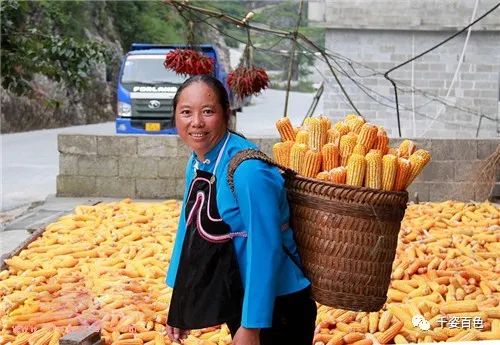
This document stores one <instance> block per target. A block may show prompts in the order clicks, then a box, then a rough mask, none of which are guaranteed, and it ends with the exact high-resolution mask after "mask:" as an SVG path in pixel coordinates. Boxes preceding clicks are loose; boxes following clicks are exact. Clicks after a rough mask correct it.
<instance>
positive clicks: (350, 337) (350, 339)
mask: <svg viewBox="0 0 500 345" xmlns="http://www.w3.org/2000/svg"><path fill="white" fill-rule="evenodd" d="M364 338H365V336H364V335H363V333H360V332H352V333H348V334H346V335H344V342H345V343H346V344H352V343H355V342H357V341H359V340H361V339H364Z"/></svg>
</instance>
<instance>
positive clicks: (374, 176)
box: [365, 152, 382, 189]
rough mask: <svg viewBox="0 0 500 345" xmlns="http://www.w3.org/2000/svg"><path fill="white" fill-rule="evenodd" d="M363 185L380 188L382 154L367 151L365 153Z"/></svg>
mask: <svg viewBox="0 0 500 345" xmlns="http://www.w3.org/2000/svg"><path fill="white" fill-rule="evenodd" d="M365 158H366V176H365V187H369V188H375V189H380V188H381V186H382V155H381V154H380V153H375V152H369V153H368V154H367V155H366V157H365Z"/></svg>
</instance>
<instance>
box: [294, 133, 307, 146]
mask: <svg viewBox="0 0 500 345" xmlns="http://www.w3.org/2000/svg"><path fill="white" fill-rule="evenodd" d="M295 142H296V143H297V144H306V145H308V144H309V131H306V130H304V129H301V130H300V131H298V132H297V136H296V137H295Z"/></svg>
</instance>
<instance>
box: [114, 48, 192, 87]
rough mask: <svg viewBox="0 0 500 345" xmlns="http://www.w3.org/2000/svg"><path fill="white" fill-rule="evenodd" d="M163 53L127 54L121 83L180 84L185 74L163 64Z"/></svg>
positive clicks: (184, 78)
mask: <svg viewBox="0 0 500 345" xmlns="http://www.w3.org/2000/svg"><path fill="white" fill-rule="evenodd" d="M163 61H165V55H129V56H128V57H127V60H126V61H125V66H124V68H123V75H122V78H121V82H122V83H123V84H135V83H136V84H164V83H172V84H182V83H183V82H184V80H186V79H187V77H186V76H182V75H179V74H177V73H175V72H173V71H170V70H168V69H166V68H165V67H164V66H163Z"/></svg>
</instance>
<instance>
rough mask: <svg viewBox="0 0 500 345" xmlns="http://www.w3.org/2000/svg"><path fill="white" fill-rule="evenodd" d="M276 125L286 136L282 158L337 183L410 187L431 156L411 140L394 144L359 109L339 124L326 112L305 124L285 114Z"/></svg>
mask: <svg viewBox="0 0 500 345" xmlns="http://www.w3.org/2000/svg"><path fill="white" fill-rule="evenodd" d="M276 127H277V129H278V131H279V133H280V136H281V142H280V143H277V144H275V145H274V147H273V154H274V157H275V160H276V162H278V163H279V164H281V165H282V166H285V167H289V168H291V169H293V170H295V171H296V172H298V173H299V174H300V175H303V176H306V177H312V178H318V179H321V180H327V181H331V182H334V183H340V184H348V185H353V186H358V187H362V186H364V187H370V188H375V189H383V190H387V191H391V190H394V191H401V190H405V189H407V188H408V186H409V185H410V184H411V183H412V182H413V180H414V179H415V178H416V177H417V176H418V174H420V172H422V170H423V168H424V167H425V165H426V164H427V163H428V162H429V161H430V158H431V157H430V154H429V152H427V151H426V150H422V149H420V150H416V146H415V144H414V143H413V142H412V141H411V140H404V141H403V142H402V143H401V145H400V146H399V147H398V148H391V147H389V138H388V137H387V134H386V132H385V130H384V129H383V128H382V127H380V126H375V125H373V124H369V123H366V122H365V120H364V119H363V118H362V117H360V116H357V115H347V116H346V117H345V119H344V120H343V121H339V122H337V123H335V124H334V125H333V126H332V123H331V122H330V119H329V118H328V117H326V116H319V117H308V118H307V119H306V120H305V122H304V125H303V126H302V127H300V128H293V127H292V124H291V122H290V119H289V118H288V117H284V118H282V119H280V120H279V121H278V122H277V123H276Z"/></svg>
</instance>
